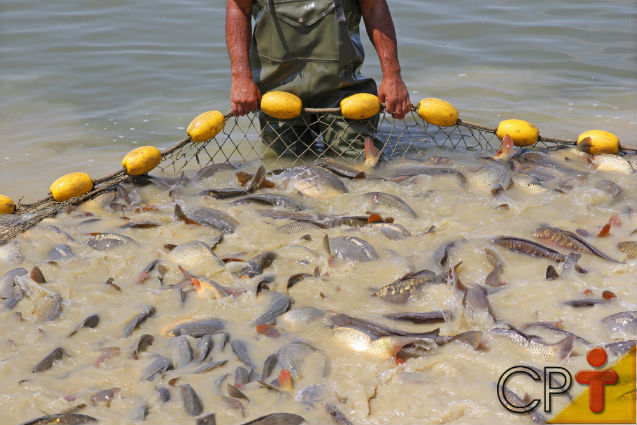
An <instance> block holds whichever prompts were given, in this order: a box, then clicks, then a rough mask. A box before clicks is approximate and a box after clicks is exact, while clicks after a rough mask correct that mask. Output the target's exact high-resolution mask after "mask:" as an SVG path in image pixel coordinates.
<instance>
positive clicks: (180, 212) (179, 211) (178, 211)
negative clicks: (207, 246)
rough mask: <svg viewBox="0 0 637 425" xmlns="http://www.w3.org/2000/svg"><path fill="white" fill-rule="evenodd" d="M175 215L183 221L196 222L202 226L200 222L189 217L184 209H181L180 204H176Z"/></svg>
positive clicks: (187, 222)
mask: <svg viewBox="0 0 637 425" xmlns="http://www.w3.org/2000/svg"><path fill="white" fill-rule="evenodd" d="M175 217H177V218H178V219H179V220H181V221H183V222H184V223H186V224H196V225H197V226H200V224H199V223H197V222H196V221H195V220H193V219H191V218H189V217H188V216H187V215H186V214H185V213H184V210H182V209H181V206H180V205H179V204H175Z"/></svg>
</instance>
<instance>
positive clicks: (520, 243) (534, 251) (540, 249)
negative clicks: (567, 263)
mask: <svg viewBox="0 0 637 425" xmlns="http://www.w3.org/2000/svg"><path fill="white" fill-rule="evenodd" d="M493 243H495V244H496V245H500V246H501V247H503V248H506V249H508V250H509V251H513V252H517V253H520V254H526V255H530V256H532V257H543V258H548V259H549V260H553V261H555V262H557V263H561V262H563V261H564V260H565V259H566V255H564V254H562V253H559V252H557V251H555V250H554V249H551V248H548V247H546V246H544V245H540V244H539V243H536V242H533V241H529V240H526V239H522V238H514V237H509V236H500V237H498V238H495V239H494V240H493Z"/></svg>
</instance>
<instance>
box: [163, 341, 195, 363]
mask: <svg viewBox="0 0 637 425" xmlns="http://www.w3.org/2000/svg"><path fill="white" fill-rule="evenodd" d="M169 353H170V355H169V358H170V359H171V361H172V364H173V367H174V368H175V369H180V368H182V367H184V366H187V365H188V364H189V363H190V362H191V361H192V348H190V344H189V343H188V338H186V337H185V336H183V335H182V336H178V337H175V338H173V339H172V340H171V341H170V343H169Z"/></svg>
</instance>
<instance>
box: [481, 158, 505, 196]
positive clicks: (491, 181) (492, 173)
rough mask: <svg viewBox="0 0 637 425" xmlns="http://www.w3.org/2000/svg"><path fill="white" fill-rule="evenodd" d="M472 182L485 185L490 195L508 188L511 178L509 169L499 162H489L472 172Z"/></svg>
mask: <svg viewBox="0 0 637 425" xmlns="http://www.w3.org/2000/svg"><path fill="white" fill-rule="evenodd" d="M473 180H474V183H476V185H478V186H479V187H486V188H487V189H488V190H489V192H491V194H492V195H496V194H498V193H499V192H501V191H503V190H507V189H509V188H510V187H511V186H512V185H513V179H512V178H511V175H510V174H509V171H508V170H507V169H506V168H505V167H504V166H503V165H501V164H498V163H491V164H487V165H485V166H484V167H482V168H480V169H479V170H478V171H476V172H475V173H474V179H473Z"/></svg>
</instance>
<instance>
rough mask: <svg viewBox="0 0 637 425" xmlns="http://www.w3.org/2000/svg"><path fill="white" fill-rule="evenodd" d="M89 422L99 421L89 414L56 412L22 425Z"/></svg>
mask: <svg viewBox="0 0 637 425" xmlns="http://www.w3.org/2000/svg"><path fill="white" fill-rule="evenodd" d="M89 422H97V419H95V418H94V417H92V416H88V415H80V414H79V413H56V414H54V415H45V416H40V417H38V418H35V419H31V420H28V421H26V422H22V423H21V424H20V425H52V424H58V425H79V424H86V423H89Z"/></svg>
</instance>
